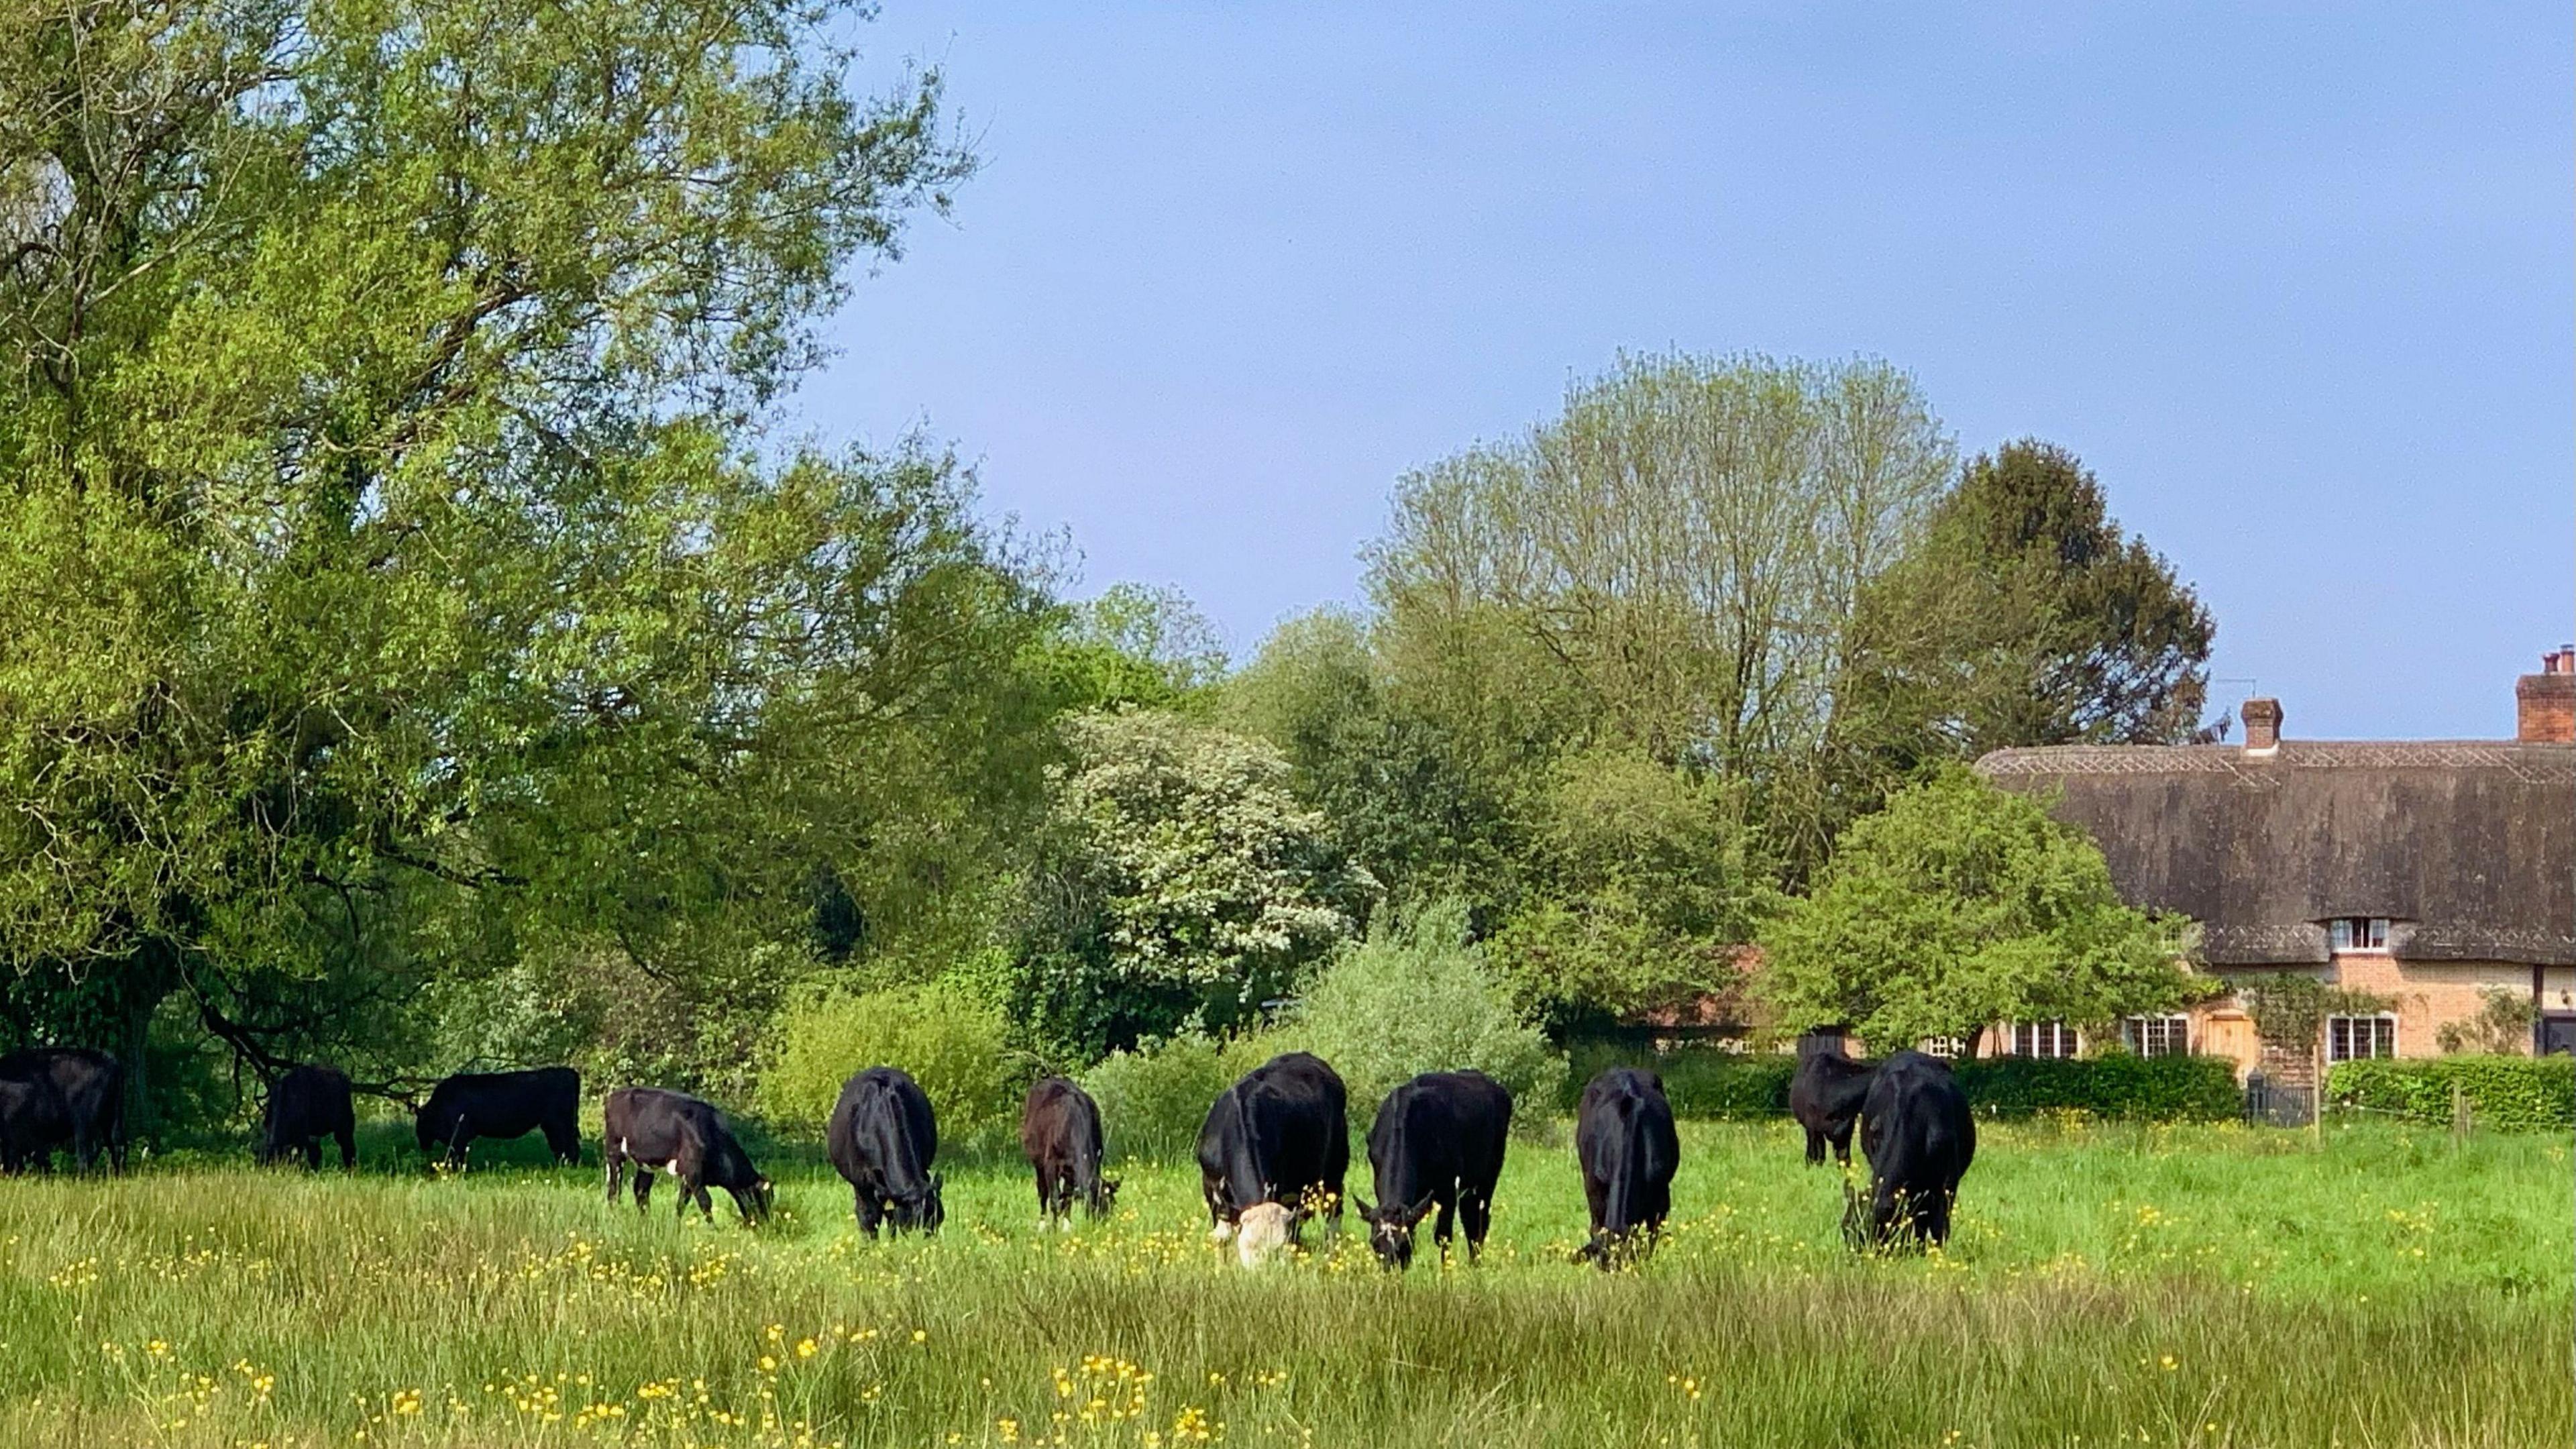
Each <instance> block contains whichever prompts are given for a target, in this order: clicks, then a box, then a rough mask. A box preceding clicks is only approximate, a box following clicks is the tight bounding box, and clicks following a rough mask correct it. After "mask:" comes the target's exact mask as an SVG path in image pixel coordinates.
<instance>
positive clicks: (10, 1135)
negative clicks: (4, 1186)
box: [0, 1079, 62, 1176]
mask: <svg viewBox="0 0 2576 1449" xmlns="http://www.w3.org/2000/svg"><path fill="white" fill-rule="evenodd" d="M61 1114H62V1109H61V1106H60V1104H59V1103H58V1102H57V1100H56V1099H55V1097H54V1095H53V1090H52V1089H51V1088H49V1087H40V1086H38V1085H37V1084H35V1083H34V1082H12V1081H8V1080H6V1079H0V1173H8V1174H10V1175H12V1176H14V1175H16V1174H17V1173H19V1172H20V1171H22V1170H24V1169H25V1167H26V1165H27V1159H28V1158H29V1157H30V1156H32V1155H34V1146H33V1144H35V1143H37V1142H40V1141H45V1140H48V1139H47V1138H46V1135H45V1134H46V1132H47V1130H48V1123H49V1122H50V1121H51V1120H52V1119H54V1118H59V1117H60V1116H61Z"/></svg>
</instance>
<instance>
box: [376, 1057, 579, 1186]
mask: <svg viewBox="0 0 2576 1449" xmlns="http://www.w3.org/2000/svg"><path fill="white" fill-rule="evenodd" d="M412 1132H413V1135H414V1136H416V1137H418V1138H419V1139H420V1151H421V1155H422V1156H424V1157H435V1156H437V1155H438V1149H439V1148H440V1147H442V1146H443V1147H445V1148H446V1149H447V1165H448V1167H449V1169H450V1170H454V1169H458V1168H462V1167H464V1166H465V1149H466V1148H467V1147H468V1146H470V1145H472V1143H473V1141H474V1139H475V1138H477V1137H524V1136H526V1135H527V1134H529V1133H531V1132H543V1133H545V1134H546V1146H548V1147H549V1148H552V1149H553V1150H554V1154H555V1160H556V1161H557V1162H565V1163H571V1162H579V1161H580V1160H581V1073H579V1072H576V1071H574V1070H573V1069H572V1068H570V1067H535V1068H531V1069H530V1070H528V1071H524V1072H458V1073H457V1074H456V1075H454V1076H452V1077H448V1078H446V1079H445V1080H443V1081H441V1082H440V1083H439V1084H438V1085H437V1086H436V1087H435V1088H433V1089H431V1091H430V1094H429V1101H428V1102H427V1103H426V1104H424V1105H423V1106H421V1107H420V1108H419V1109H418V1110H416V1111H414V1112H413V1113H412Z"/></svg>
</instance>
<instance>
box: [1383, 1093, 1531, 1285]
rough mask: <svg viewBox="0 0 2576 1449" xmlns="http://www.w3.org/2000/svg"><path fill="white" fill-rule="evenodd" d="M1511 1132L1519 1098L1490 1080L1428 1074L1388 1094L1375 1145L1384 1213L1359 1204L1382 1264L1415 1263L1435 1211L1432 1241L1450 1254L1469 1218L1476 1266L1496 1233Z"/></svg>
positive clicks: (1470, 1246)
mask: <svg viewBox="0 0 2576 1449" xmlns="http://www.w3.org/2000/svg"><path fill="white" fill-rule="evenodd" d="M1511 1126H1512V1094H1511V1093H1510V1092H1508V1091H1506V1090H1504V1088H1503V1084H1502V1083H1500V1082H1497V1081H1495V1080H1494V1079H1493V1078H1491V1077H1489V1076H1486V1075H1485V1074H1484V1073H1483V1072H1425V1073H1423V1074H1422V1075H1421V1076H1418V1077H1415V1078H1414V1079H1413V1080H1412V1081H1409V1082H1406V1083H1405V1084H1404V1085H1402V1086H1400V1087H1398V1088H1396V1089H1395V1090H1394V1091H1392V1092H1389V1093H1387V1094H1386V1100H1385V1101H1384V1102H1381V1103H1379V1104H1378V1109H1377V1121H1376V1122H1375V1123H1373V1124H1371V1125H1370V1127H1369V1137H1368V1155H1369V1167H1370V1168H1371V1170H1372V1175H1373V1176H1374V1178H1375V1180H1376V1183H1377V1204H1378V1205H1377V1206H1376V1207H1375V1208H1371V1207H1370V1206H1369V1205H1368V1204H1367V1203H1365V1202H1359V1201H1357V1200H1356V1199H1354V1200H1353V1206H1355V1207H1357V1208H1358V1209H1359V1213H1360V1217H1361V1219H1362V1220H1363V1221H1365V1222H1366V1223H1367V1224H1368V1225H1369V1246H1370V1247H1372V1248H1374V1249H1376V1250H1377V1256H1378V1261H1379V1262H1382V1263H1384V1264H1386V1266H1388V1267H1390V1268H1397V1269H1401V1268H1404V1267H1407V1266H1409V1265H1410V1264H1411V1263H1412V1262H1413V1229H1414V1225H1415V1224H1417V1223H1419V1222H1421V1221H1422V1218H1423V1215H1424V1214H1426V1213H1428V1212H1430V1211H1431V1209H1432V1208H1433V1206H1435V1205H1437V1206H1438V1207H1439V1209H1440V1219H1439V1221H1438V1222H1435V1223H1433V1224H1432V1225H1431V1239H1432V1241H1433V1242H1435V1243H1438V1244H1439V1245H1440V1250H1441V1251H1442V1252H1443V1253H1446V1252H1447V1251H1448V1250H1449V1229H1450V1222H1451V1218H1452V1216H1453V1215H1454V1216H1456V1217H1458V1218H1463V1219H1465V1220H1466V1227H1467V1257H1468V1260H1469V1261H1471V1262H1472V1261H1474V1259H1475V1257H1476V1252H1477V1250H1478V1249H1480V1248H1482V1247H1484V1245H1485V1231H1486V1229H1488V1228H1490V1227H1491V1226H1492V1225H1493V1221H1494V1183H1495V1181H1496V1180H1497V1179H1499V1178H1500V1177H1501V1176H1502V1175H1503V1139H1504V1137H1505V1136H1506V1135H1507V1134H1508V1133H1509V1132H1510V1131H1511Z"/></svg>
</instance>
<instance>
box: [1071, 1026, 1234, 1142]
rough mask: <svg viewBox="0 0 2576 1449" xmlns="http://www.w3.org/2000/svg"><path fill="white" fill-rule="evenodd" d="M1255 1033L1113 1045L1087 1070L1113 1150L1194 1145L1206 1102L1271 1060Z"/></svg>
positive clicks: (1085, 1087)
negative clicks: (1123, 1047) (1129, 1047)
mask: <svg viewBox="0 0 2576 1449" xmlns="http://www.w3.org/2000/svg"><path fill="white" fill-rule="evenodd" d="M1258 1041H1259V1039H1258V1038H1248V1039H1244V1040H1240V1041H1236V1042H1233V1043H1225V1042H1219V1041H1217V1040H1215V1039H1214V1038H1212V1037H1207V1036H1201V1035H1199V1034H1197V1033H1195V1032H1193V1033H1187V1034H1184V1035H1181V1036H1176V1037H1173V1038H1171V1039H1170V1040H1168V1041H1161V1042H1150V1043H1147V1044H1145V1045H1142V1046H1139V1047H1138V1048H1137V1049H1136V1050H1134V1051H1132V1052H1126V1051H1118V1052H1111V1053H1110V1054H1109V1055H1108V1056H1107V1057H1105V1058H1103V1059H1102V1060H1101V1061H1100V1063H1099V1064H1098V1065H1096V1066H1094V1067H1093V1068H1092V1069H1091V1070H1089V1071H1087V1072H1084V1073H1083V1074H1082V1086H1083V1090H1085V1091H1087V1092H1089V1093H1090V1094H1091V1096H1092V1099H1093V1100H1094V1101H1096V1102H1098V1103H1099V1104H1100V1128H1101V1131H1102V1133H1103V1134H1104V1135H1106V1136H1107V1138H1108V1147H1109V1151H1110V1152H1111V1154H1113V1155H1115V1156H1118V1157H1133V1158H1144V1159H1148V1160H1151V1161H1171V1160H1174V1159H1177V1158H1181V1157H1184V1156H1186V1155H1188V1154H1189V1153H1190V1152H1191V1150H1192V1149H1193V1148H1194V1147H1195V1146H1196V1145H1197V1143H1198V1138H1199V1124H1200V1123H1202V1122H1204V1121H1206V1120H1207V1110H1208V1104H1209V1103H1211V1102H1214V1101H1215V1100H1216V1099H1217V1094H1218V1093H1220V1092H1223V1091H1224V1090H1225V1089H1226V1088H1227V1087H1230V1086H1232V1085H1233V1084H1234V1079H1235V1078H1236V1077H1239V1076H1241V1075H1243V1073H1244V1072H1246V1071H1249V1070H1250V1069H1251V1068H1253V1067H1255V1066H1258V1065H1260V1064H1261V1063H1262V1062H1263V1061H1266V1060H1268V1056H1269V1054H1267V1053H1263V1052H1261V1051H1260V1048H1259V1045H1258Z"/></svg>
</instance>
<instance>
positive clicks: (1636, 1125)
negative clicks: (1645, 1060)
mask: <svg viewBox="0 0 2576 1449" xmlns="http://www.w3.org/2000/svg"><path fill="white" fill-rule="evenodd" d="M1574 1155H1575V1159H1576V1160H1577V1161H1579V1162H1580V1163H1582V1165H1583V1195H1584V1197H1585V1198H1586V1199H1588V1200H1589V1201H1590V1203H1591V1207H1592V1240H1591V1241H1590V1242H1588V1243H1586V1244H1584V1245H1583V1251H1582V1252H1581V1253H1580V1254H1578V1255H1577V1256H1578V1257H1580V1258H1584V1259H1589V1260H1590V1261H1591V1262H1593V1263H1596V1264H1598V1265H1599V1266H1600V1267H1602V1268H1604V1269H1609V1268H1613V1267H1616V1266H1618V1265H1619V1263H1621V1262H1622V1261H1625V1260H1627V1259H1630V1258H1634V1257H1638V1256H1642V1255H1643V1254H1645V1253H1648V1252H1651V1251H1653V1249H1654V1246H1655V1239H1656V1238H1657V1237H1658V1236H1660V1235H1661V1234H1662V1232H1663V1229H1664V1219H1665V1218H1666V1217H1668V1216H1670V1215H1671V1213H1672V1210H1673V1171H1674V1169H1675V1168H1677V1167H1679V1166H1680V1165H1681V1157H1682V1142H1681V1137H1680V1135H1679V1134H1678V1133H1676V1132H1675V1131H1674V1130H1673V1106H1672V1103H1670V1102H1668V1101H1666V1100H1664V1083H1663V1079H1662V1078H1661V1077H1658V1076H1656V1075H1655V1074H1654V1073H1652V1072H1646V1071H1639V1070H1637V1069H1636V1068H1634V1067H1612V1068H1610V1069H1609V1070H1608V1071H1605V1072H1603V1073H1602V1074H1601V1075H1599V1076H1597V1077H1594V1078H1593V1079H1592V1080H1591V1081H1590V1082H1589V1083H1587V1084H1585V1086H1584V1088H1583V1103H1582V1105H1581V1106H1580V1107H1579V1108H1577V1109H1576V1116H1575V1125H1574Z"/></svg>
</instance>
